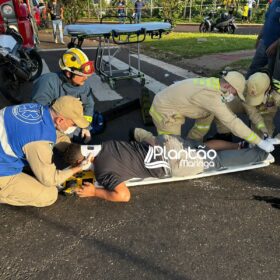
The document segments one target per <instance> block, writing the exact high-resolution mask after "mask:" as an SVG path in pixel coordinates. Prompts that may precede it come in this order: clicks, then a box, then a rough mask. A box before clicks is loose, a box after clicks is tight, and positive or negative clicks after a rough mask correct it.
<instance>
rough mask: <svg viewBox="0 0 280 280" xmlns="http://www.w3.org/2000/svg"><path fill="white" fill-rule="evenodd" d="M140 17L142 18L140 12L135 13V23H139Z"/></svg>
mask: <svg viewBox="0 0 280 280" xmlns="http://www.w3.org/2000/svg"><path fill="white" fill-rule="evenodd" d="M141 17H142V13H141V12H136V13H135V23H140V22H141Z"/></svg>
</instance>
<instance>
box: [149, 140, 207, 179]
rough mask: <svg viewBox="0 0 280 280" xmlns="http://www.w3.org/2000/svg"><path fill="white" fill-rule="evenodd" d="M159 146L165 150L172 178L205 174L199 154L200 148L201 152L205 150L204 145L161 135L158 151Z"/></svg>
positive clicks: (157, 142)
mask: <svg viewBox="0 0 280 280" xmlns="http://www.w3.org/2000/svg"><path fill="white" fill-rule="evenodd" d="M157 146H159V147H162V148H163V149H164V150H165V156H167V161H168V164H169V166H170V171H171V176H173V177H182V176H192V175H196V174H198V173H201V172H203V170H204V164H203V160H202V159H201V158H200V157H199V156H198V154H197V148H198V147H202V148H201V150H204V149H203V147H204V144H203V143H201V142H198V141H194V140H187V139H183V138H182V137H180V136H176V135H159V136H157V137H156V146H155V147H154V149H158V148H157ZM158 152H159V151H158ZM203 154H205V152H203Z"/></svg>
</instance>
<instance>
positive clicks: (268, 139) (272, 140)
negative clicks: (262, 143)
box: [266, 137, 280, 145]
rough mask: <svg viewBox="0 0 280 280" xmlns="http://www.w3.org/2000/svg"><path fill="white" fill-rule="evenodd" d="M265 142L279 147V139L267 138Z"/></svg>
mask: <svg viewBox="0 0 280 280" xmlns="http://www.w3.org/2000/svg"><path fill="white" fill-rule="evenodd" d="M266 141H268V142H269V143H271V144H272V145H279V144H280V139H278V138H270V137H268V138H267V139H266Z"/></svg>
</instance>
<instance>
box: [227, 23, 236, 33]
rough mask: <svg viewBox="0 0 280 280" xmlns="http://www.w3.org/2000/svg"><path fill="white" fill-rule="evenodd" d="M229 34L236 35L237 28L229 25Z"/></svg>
mask: <svg viewBox="0 0 280 280" xmlns="http://www.w3.org/2000/svg"><path fill="white" fill-rule="evenodd" d="M227 29H228V30H227V32H228V34H234V33H235V27H234V26H233V25H229V26H228V28H227Z"/></svg>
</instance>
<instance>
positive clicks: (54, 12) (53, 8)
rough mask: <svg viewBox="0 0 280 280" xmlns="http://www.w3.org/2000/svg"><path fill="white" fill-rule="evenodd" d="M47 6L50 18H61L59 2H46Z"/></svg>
mask: <svg viewBox="0 0 280 280" xmlns="http://www.w3.org/2000/svg"><path fill="white" fill-rule="evenodd" d="M48 8H49V11H50V14H51V20H56V19H61V8H62V6H61V5H60V4H59V3H55V4H54V3H53V2H49V3H48Z"/></svg>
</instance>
